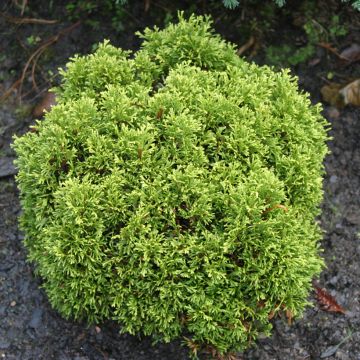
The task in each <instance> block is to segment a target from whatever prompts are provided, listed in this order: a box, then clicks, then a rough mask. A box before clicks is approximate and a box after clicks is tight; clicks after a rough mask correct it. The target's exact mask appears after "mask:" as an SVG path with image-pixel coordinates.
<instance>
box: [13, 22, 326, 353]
mask: <svg viewBox="0 0 360 360" xmlns="http://www.w3.org/2000/svg"><path fill="white" fill-rule="evenodd" d="M210 25H211V22H210V20H209V19H208V18H202V17H195V16H192V17H191V18H190V19H189V20H187V21H186V20H184V19H183V18H182V17H181V16H180V19H179V23H178V24H177V25H170V26H169V27H167V28H166V29H165V30H161V31H160V30H159V29H157V28H155V29H154V30H149V29H147V30H145V32H144V34H143V35H141V37H142V38H143V39H144V42H143V45H142V47H141V49H140V50H139V51H138V52H136V53H134V54H131V53H130V52H129V51H124V50H121V49H117V48H115V47H113V46H111V45H110V44H109V43H108V42H104V43H103V44H102V45H101V46H100V47H99V48H98V50H97V51H96V52H95V53H94V54H92V55H89V56H81V57H80V56H76V57H74V58H73V59H71V61H70V62H69V64H68V65H67V70H66V71H62V77H63V81H62V84H61V86H60V87H59V88H58V89H57V99H58V105H56V106H54V107H53V108H52V110H51V111H50V112H49V113H48V114H47V115H46V117H45V120H43V121H39V122H38V123H37V124H36V125H35V126H34V128H33V131H32V132H29V133H27V134H26V135H25V136H23V137H21V138H17V139H16V140H15V144H14V147H15V149H16V152H17V155H18V160H17V166H18V168H19V174H18V176H17V182H18V185H19V188H20V193H21V202H22V207H23V214H22V216H21V225H22V228H23V229H24V231H25V234H26V238H25V244H26V246H27V248H28V252H29V258H30V260H32V261H33V262H34V263H35V264H36V267H37V271H38V274H39V275H40V276H41V277H42V278H43V281H44V283H43V287H44V288H45V290H46V292H47V294H48V297H49V300H50V302H51V304H52V305H53V306H54V308H56V309H57V310H58V311H60V312H61V314H63V315H64V316H65V317H72V318H75V319H85V320H87V321H88V322H90V323H98V322H100V321H102V320H105V319H113V320H115V321H118V322H119V323H120V324H121V329H122V331H124V332H129V333H131V334H134V333H138V332H141V333H143V334H146V335H153V336H154V337H155V338H157V339H161V340H163V341H170V340H172V339H174V338H176V337H179V336H181V335H184V334H186V336H187V337H189V338H191V341H192V342H193V343H199V344H206V345H210V346H212V347H214V348H216V349H217V350H218V351H219V352H220V353H225V352H227V351H230V350H239V349H244V348H246V347H247V346H248V344H249V342H250V340H252V339H255V338H256V336H257V335H258V334H259V333H260V332H262V333H266V334H268V333H269V330H270V328H271V324H270V320H269V318H271V317H272V316H274V315H275V314H277V313H280V312H282V313H286V314H287V315H288V316H291V317H292V316H294V317H295V316H298V315H300V314H301V312H302V311H303V308H304V306H305V305H306V304H307V300H306V299H307V295H308V292H309V289H310V284H311V280H312V278H313V277H314V276H316V275H317V274H319V272H320V270H321V268H322V266H323V262H322V260H321V258H320V257H319V254H318V253H319V247H318V240H319V239H320V237H321V233H320V230H319V227H318V225H317V224H316V223H315V221H314V217H315V216H316V215H318V214H319V207H318V205H319V202H320V201H321V197H322V189H321V188H322V173H323V165H322V160H323V158H324V155H325V154H326V152H327V148H326V145H325V141H326V138H327V134H326V130H325V128H324V127H326V122H325V120H324V119H323V118H322V117H321V115H320V108H319V106H312V105H311V103H310V101H309V99H308V97H307V96H306V95H305V94H303V93H300V92H299V91H298V88H297V83H296V78H294V77H293V76H291V75H289V73H288V72H287V71H282V72H273V71H272V70H271V69H270V68H268V67H259V66H257V65H254V64H249V63H247V62H245V61H244V60H242V59H240V58H239V57H238V56H237V55H236V52H235V50H234V46H232V45H230V44H228V43H226V42H225V41H223V40H222V39H221V38H220V37H219V36H217V35H214V33H213V31H212V30H211V26H210Z"/></svg>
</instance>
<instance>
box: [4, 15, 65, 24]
mask: <svg viewBox="0 0 360 360" xmlns="http://www.w3.org/2000/svg"><path fill="white" fill-rule="evenodd" d="M0 15H1V16H2V17H3V18H4V19H5V20H7V21H8V22H11V23H13V24H18V25H21V24H43V25H53V24H57V23H58V22H59V20H46V19H34V18H17V17H14V16H10V15H8V14H5V13H3V12H1V13H0Z"/></svg>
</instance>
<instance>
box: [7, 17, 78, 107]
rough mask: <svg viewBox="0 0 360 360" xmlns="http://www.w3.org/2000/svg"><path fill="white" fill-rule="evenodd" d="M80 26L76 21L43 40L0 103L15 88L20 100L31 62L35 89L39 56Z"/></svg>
mask: <svg viewBox="0 0 360 360" xmlns="http://www.w3.org/2000/svg"><path fill="white" fill-rule="evenodd" d="M79 25H80V21H77V22H76V23H74V24H72V25H70V26H68V27H67V28H65V29H63V30H61V31H60V32H59V33H58V34H56V35H53V36H51V37H50V38H48V39H47V40H45V41H44V42H43V43H42V44H41V45H40V46H39V47H38V48H37V49H36V50H35V51H34V52H33V53H32V54H31V55H30V57H29V59H28V60H27V62H26V64H25V66H24V68H23V71H22V73H21V76H20V78H19V79H18V80H16V81H15V83H14V84H13V85H11V87H10V89H8V90H7V91H6V92H5V94H4V95H3V96H1V98H0V101H2V100H5V99H6V98H7V97H8V96H9V95H10V93H11V92H12V91H13V90H14V89H16V88H17V87H18V88H19V90H18V91H19V95H18V96H19V97H20V99H21V92H22V85H23V82H24V79H25V76H26V73H27V71H28V69H29V67H30V65H31V63H32V62H33V66H32V69H31V76H32V83H33V86H34V87H35V88H37V85H36V81H35V68H36V65H37V61H38V59H39V57H40V56H41V54H42V53H43V52H44V51H45V50H46V49H47V48H48V47H49V46H51V45H53V44H54V43H56V42H57V41H58V40H59V39H60V38H61V37H62V36H64V35H66V34H67V33H69V32H71V31H72V30H73V29H74V28H76V27H77V26H79Z"/></svg>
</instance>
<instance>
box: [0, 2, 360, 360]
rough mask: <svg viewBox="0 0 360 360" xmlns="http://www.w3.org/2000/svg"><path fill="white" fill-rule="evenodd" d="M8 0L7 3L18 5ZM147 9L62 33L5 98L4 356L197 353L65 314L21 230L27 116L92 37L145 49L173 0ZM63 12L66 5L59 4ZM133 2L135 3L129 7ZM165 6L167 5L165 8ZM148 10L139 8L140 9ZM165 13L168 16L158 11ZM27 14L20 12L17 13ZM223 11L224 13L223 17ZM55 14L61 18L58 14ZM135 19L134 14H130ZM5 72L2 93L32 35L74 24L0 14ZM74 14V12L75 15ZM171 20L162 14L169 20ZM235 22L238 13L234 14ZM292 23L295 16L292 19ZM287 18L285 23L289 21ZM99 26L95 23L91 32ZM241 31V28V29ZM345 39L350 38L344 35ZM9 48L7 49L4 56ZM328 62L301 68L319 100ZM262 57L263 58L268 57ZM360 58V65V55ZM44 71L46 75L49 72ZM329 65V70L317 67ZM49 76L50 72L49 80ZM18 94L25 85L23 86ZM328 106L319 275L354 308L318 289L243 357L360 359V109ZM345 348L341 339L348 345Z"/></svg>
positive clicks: (0, 269)
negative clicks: (22, 137) (339, 310)
mask: <svg viewBox="0 0 360 360" xmlns="http://www.w3.org/2000/svg"><path fill="white" fill-rule="evenodd" d="M9 4H10V2H7V4H6V6H4V8H3V9H2V11H10V10H11V7H10V5H9ZM159 9H160V10H158V11H155V10H154V11H152V12H151V11H150V12H149V13H144V11H143V2H139V6H138V8H137V6H135V7H134V8H133V9H132V10H131V12H130V13H129V14H128V18H127V19H130V20H129V24H130V25H129V26H128V27H127V28H126V29H125V30H123V31H122V32H121V34H120V35H119V36H115V35H114V33H113V32H112V29H111V28H110V27H106V26H105V27H104V28H101V32H99V31H98V32H97V31H95V30H94V29H92V28H91V27H89V25H88V24H80V25H79V26H77V27H76V28H75V29H74V30H73V31H72V32H71V33H70V34H68V35H66V36H64V37H63V38H62V39H60V40H59V41H57V42H55V43H54V44H53V45H52V46H51V47H49V49H47V51H46V53H44V55H46V54H47V55H46V56H48V59H47V60H46V59H44V58H43V59H42V60H41V61H40V60H39V67H40V70H37V71H38V73H37V79H38V80H37V81H38V86H39V91H38V92H36V91H32V92H30V93H29V95H28V96H27V97H26V96H25V97H24V100H23V102H22V104H21V105H20V104H19V102H18V101H16V99H15V98H14V96H13V95H14V94H12V95H11V97H9V98H8V99H7V100H6V101H5V102H4V103H3V104H1V107H0V320H1V321H0V357H1V358H4V359H64V360H65V359H78V360H80V359H81V360H88V359H91V360H92V359H94V360H95V359H139V360H141V359H144V360H145V359H148V360H149V359H159V360H160V359H161V360H166V359H174V360H180V359H188V358H189V357H188V354H187V350H186V348H184V347H182V346H181V342H180V341H177V342H172V343H170V344H157V345H155V346H152V345H151V339H149V338H143V337H134V336H130V335H120V334H119V326H118V325H117V324H115V323H112V322H109V323H105V324H98V326H92V327H87V326H86V324H78V323H74V322H72V321H67V320H64V319H63V318H61V317H60V316H59V315H58V314H57V313H56V312H55V311H54V310H52V309H51V308H50V306H49V304H48V301H47V298H46V295H45V294H44V292H43V291H42V290H41V289H40V288H39V286H40V285H41V280H40V279H37V278H36V277H35V276H34V273H33V270H34V268H33V266H32V265H31V264H29V263H27V262H26V250H25V249H24V248H23V245H22V239H23V235H22V234H21V232H20V231H19V230H18V223H17V217H18V215H19V213H20V206H19V201H18V192H17V189H16V186H15V183H14V177H13V175H14V173H15V169H14V168H13V166H12V165H11V164H12V159H13V158H14V153H13V151H12V150H11V148H10V143H11V141H12V136H13V134H22V133H24V132H26V131H27V130H28V128H29V125H30V124H31V123H32V122H33V119H32V117H31V116H30V115H28V105H32V104H34V103H36V102H37V101H38V98H39V95H38V94H39V93H41V90H44V89H46V88H47V86H48V83H47V80H52V81H53V82H54V83H56V81H57V78H56V77H52V74H54V73H56V68H57V67H58V66H64V64H65V62H66V59H67V58H68V57H69V56H71V55H73V54H74V53H76V52H81V53H86V52H88V51H90V49H91V46H92V45H93V44H94V43H96V42H97V41H99V40H101V39H103V38H104V37H109V38H110V39H112V40H113V42H114V43H115V44H117V45H121V46H122V47H124V48H136V46H138V44H139V41H138V40H136V39H135V37H134V35H133V33H134V30H136V29H141V28H143V27H144V26H146V25H150V24H153V23H159V24H160V25H163V23H161V22H159V18H161V19H163V17H164V14H163V12H164V9H163V8H160V7H159ZM37 10H38V13H34V14H32V15H33V16H34V17H35V16H38V17H40V16H41V17H48V18H49V17H50V16H49V14H46V11H45V13H41V7H40V8H38V9H37ZM54 11H57V14H60V13H61V12H62V11H63V9H54ZM129 11H130V10H129ZM222 11H223V10H219V13H217V16H218V18H219V17H220V19H222V20H221V21H218V22H217V25H216V26H217V28H218V30H219V31H221V32H222V33H223V34H224V36H225V37H226V38H228V39H230V40H231V41H234V42H236V43H237V44H238V45H241V44H242V43H243V39H240V38H239V39H237V38H236V34H235V35H234V32H233V31H232V26H233V28H235V27H236V22H237V21H238V20H236V16H237V15H236V14H232V15H230V18H231V19H232V20H231V21H232V22H231V23H229V24H228V25H229V26H228V27H227V28H226V26H224V21H226V19H227V18H226V16H227V15H226V14H227V13H225V15H223V14H224V13H223V12H222ZM161 12H162V13H161ZM139 14H140V15H139ZM159 14H160V15H159ZM17 15H18V14H17ZM221 16H222V17H221ZM51 18H54V17H53V16H51ZM131 19H132V20H131ZM0 21H1V23H0V48H1V54H2V58H1V61H0V77H1V78H2V82H3V84H2V85H1V87H2V89H1V92H4V91H5V89H8V88H9V87H10V86H11V84H12V83H13V82H14V81H15V80H16V79H17V78H18V77H19V76H20V75H21V71H22V69H23V66H24V64H25V63H26V59H27V58H28V57H29V56H31V53H32V51H34V50H35V49H36V47H34V48H32V49H31V48H28V47H25V48H26V49H27V53H26V51H24V49H22V48H21V46H20V45H19V44H20V43H21V42H23V43H24V42H25V40H26V39H28V38H29V36H31V35H32V34H34V33H35V34H37V33H39V36H41V37H43V36H44V37H45V38H46V33H48V34H49V35H48V36H51V34H56V33H57V32H58V31H61V29H62V28H66V27H67V26H69V25H70V23H68V24H65V25H64V24H55V25H51V26H52V27H51V28H50V25H49V26H47V28H46V30H44V28H43V26H44V25H34V24H32V25H31V26H29V25H27V26H20V25H19V24H15V25H14V24H13V23H12V24H11V26H10V25H9V22H7V21H5V19H4V18H0ZM74 21H75V20H74ZM161 21H162V20H161ZM229 21H230V20H229ZM285 25H286V24H285ZM285 25H284V27H285ZM90 30H91V31H90ZM239 36H240V35H239ZM354 39H355V40H356V39H358V41H359V42H360V36H359V33H356V32H350V33H349V34H348V37H347V41H348V42H351V41H354ZM344 41H346V40H344ZM4 51H5V52H6V56H3V54H4ZM316 56H318V57H319V59H320V62H319V63H318V65H316V67H309V66H307V64H304V65H302V66H299V67H298V68H296V69H295V71H296V72H297V74H298V75H299V77H300V79H299V83H300V86H301V87H302V88H303V89H305V90H307V91H310V94H311V97H312V99H313V100H314V101H316V102H317V101H319V100H320V93H319V90H320V86H321V81H322V80H321V76H322V74H325V73H328V72H330V71H336V69H337V67H336V59H332V58H329V56H328V54H327V53H326V51H324V50H321V51H320V52H317V54H316ZM261 59H262V58H261V56H259V59H258V61H260V62H261ZM357 65H358V64H357ZM358 71H359V70H358V68H357V67H356V64H353V65H352V66H349V67H346V68H344V69H342V74H343V75H344V76H349V77H351V76H352V77H359V73H358ZM41 72H42V73H43V74H41ZM319 74H320V76H318V75H319ZM47 78H50V79H47ZM31 87H32V79H31V74H30V75H29V74H28V73H27V75H26V78H25V80H24V86H23V91H24V93H26V92H29V90H31ZM15 95H16V93H15ZM324 115H325V116H326V117H327V119H328V120H329V121H330V122H331V124H332V130H331V132H330V134H331V136H332V137H333V139H332V140H331V141H330V142H329V146H330V150H331V154H329V155H328V157H327V159H326V162H325V165H326V175H325V182H324V191H325V196H324V202H323V215H322V216H321V218H320V219H319V221H320V222H321V225H322V228H323V229H324V240H323V242H322V245H323V249H324V252H323V256H324V258H325V261H326V264H327V269H325V270H324V271H323V273H322V275H321V278H320V280H319V283H320V284H321V286H323V287H325V288H326V289H327V290H328V291H329V293H330V294H332V295H333V296H334V297H336V299H337V301H338V302H339V303H340V304H341V305H342V306H343V307H344V308H345V309H346V310H347V311H346V314H345V315H341V314H333V313H328V312H325V311H321V310H319V308H318V306H317V305H316V302H315V300H314V299H313V298H311V299H310V301H312V302H313V303H314V305H315V306H314V307H313V308H311V307H310V308H308V309H307V311H306V312H305V314H304V317H303V318H302V319H300V320H296V321H295V322H294V323H293V324H292V325H291V326H289V325H288V324H287V322H286V319H275V320H273V325H274V330H273V336H272V337H271V338H264V339H260V340H259V341H258V343H257V344H255V345H254V347H252V348H251V349H250V350H248V351H247V352H246V353H244V354H241V358H243V359H248V360H251V359H259V360H260V359H261V360H263V359H264V360H268V359H269V360H270V359H279V360H287V359H298V360H300V359H314V360H317V359H321V358H326V359H340V360H359V359H360V281H359V278H360V240H359V236H358V235H357V234H358V233H359V232H360V141H359V139H360V109H359V108H355V107H347V108H345V109H341V110H337V109H335V108H333V107H330V106H328V105H325V106H324ZM339 344H340V346H339V347H336V345H339Z"/></svg>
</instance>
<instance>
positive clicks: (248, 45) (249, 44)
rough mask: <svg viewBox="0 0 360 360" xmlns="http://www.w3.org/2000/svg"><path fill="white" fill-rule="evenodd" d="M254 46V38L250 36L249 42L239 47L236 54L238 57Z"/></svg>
mask: <svg viewBox="0 0 360 360" xmlns="http://www.w3.org/2000/svg"><path fill="white" fill-rule="evenodd" d="M254 44H255V37H254V36H250V38H249V40H248V41H247V42H246V43H245V44H244V45H242V46H240V47H239V49H238V50H237V52H236V53H237V54H238V55H239V56H240V55H242V54H243V53H244V52H245V51H246V50H248V49H250V48H251V47H252V46H253V45H254Z"/></svg>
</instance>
